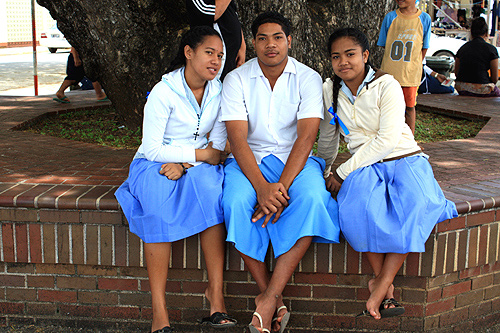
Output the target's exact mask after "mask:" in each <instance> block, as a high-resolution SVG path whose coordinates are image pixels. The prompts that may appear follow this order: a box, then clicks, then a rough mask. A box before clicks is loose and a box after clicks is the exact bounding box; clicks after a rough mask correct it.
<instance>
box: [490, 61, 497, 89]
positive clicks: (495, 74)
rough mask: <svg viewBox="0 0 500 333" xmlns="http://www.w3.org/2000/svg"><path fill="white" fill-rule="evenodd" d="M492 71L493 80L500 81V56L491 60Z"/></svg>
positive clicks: (491, 78) (491, 77)
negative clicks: (499, 77) (499, 71)
mask: <svg viewBox="0 0 500 333" xmlns="http://www.w3.org/2000/svg"><path fill="white" fill-rule="evenodd" d="M490 73H491V76H490V80H491V82H493V83H495V84H496V83H497V81H498V58H496V59H493V60H492V61H490Z"/></svg>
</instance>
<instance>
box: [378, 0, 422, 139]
mask: <svg viewBox="0 0 500 333" xmlns="http://www.w3.org/2000/svg"><path fill="white" fill-rule="evenodd" d="M396 3H397V4H398V6H399V8H398V9H397V10H394V11H392V12H390V13H388V14H387V15H386V16H385V17H384V21H383V22H382V27H381V29H380V36H379V39H378V42H377V45H379V46H382V47H385V52H384V58H383V59H382V66H381V68H380V69H381V70H382V71H384V72H386V73H389V74H391V75H392V76H394V78H395V79H396V80H398V82H399V84H400V85H401V87H403V93H404V96H405V102H406V115H405V117H406V123H407V124H408V126H410V128H411V130H412V132H413V133H415V104H416V99H417V89H418V86H419V85H420V81H421V76H422V61H423V59H424V57H425V53H426V52H427V49H428V48H429V41H430V37H431V17H430V16H429V15H428V14H427V13H424V12H422V11H421V10H420V9H418V8H417V6H416V0H396Z"/></svg>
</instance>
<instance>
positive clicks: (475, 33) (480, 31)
mask: <svg viewBox="0 0 500 333" xmlns="http://www.w3.org/2000/svg"><path fill="white" fill-rule="evenodd" d="M470 34H471V36H472V38H477V37H482V36H484V35H487V34H488V25H487V24H486V21H485V20H484V18H482V17H478V18H475V19H474V20H472V23H471V25H470Z"/></svg>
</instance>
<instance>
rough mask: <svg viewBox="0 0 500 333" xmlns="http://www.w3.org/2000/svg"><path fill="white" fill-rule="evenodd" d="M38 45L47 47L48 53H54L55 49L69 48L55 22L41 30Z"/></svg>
mask: <svg viewBox="0 0 500 333" xmlns="http://www.w3.org/2000/svg"><path fill="white" fill-rule="evenodd" d="M40 46H43V47H46V48H48V49H49V51H50V53H56V52H57V49H70V48H71V45H69V43H68V41H67V40H66V38H64V35H63V34H62V32H60V31H59V29H57V24H54V26H53V27H52V28H50V29H49V30H47V31H44V32H42V34H41V35H40Z"/></svg>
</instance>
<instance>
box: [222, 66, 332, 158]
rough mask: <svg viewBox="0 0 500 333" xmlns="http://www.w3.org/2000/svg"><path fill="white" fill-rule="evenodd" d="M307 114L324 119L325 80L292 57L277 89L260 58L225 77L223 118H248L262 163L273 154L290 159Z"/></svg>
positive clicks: (252, 142)
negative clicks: (260, 64) (300, 126)
mask: <svg viewBox="0 0 500 333" xmlns="http://www.w3.org/2000/svg"><path fill="white" fill-rule="evenodd" d="M304 118H320V119H323V100H322V80H321V77H320V76H319V74H318V73H316V72H315V71H314V70H312V69H311V68H309V67H307V66H306V65H304V64H302V63H300V62H298V61H297V60H295V59H294V58H292V57H288V61H287V64H286V66H285V69H284V70H283V73H282V74H281V76H280V77H279V78H278V80H277V81H276V84H275V85H274V89H271V85H270V84H269V81H268V80H267V78H266V77H265V76H264V73H263V72H262V70H261V68H260V66H259V63H258V61H257V58H254V59H252V60H250V61H248V62H246V63H245V64H244V65H242V66H240V67H238V68H237V69H235V70H233V71H232V72H230V73H229V74H228V75H227V76H226V78H225V79H224V84H223V89H222V101H221V118H220V119H221V120H222V121H232V120H244V121H247V122H248V138H247V141H248V145H249V146H250V149H251V150H252V152H253V153H254V155H255V159H256V160H257V163H258V164H260V162H261V160H262V159H263V158H264V157H266V156H268V155H270V154H273V155H275V156H276V157H278V158H279V159H280V160H281V161H282V162H283V163H286V161H287V159H288V155H289V154H290V152H291V150H292V147H293V144H294V143H295V140H296V139H297V121H298V120H300V119H304ZM230 157H232V155H231V156H230Z"/></svg>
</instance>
